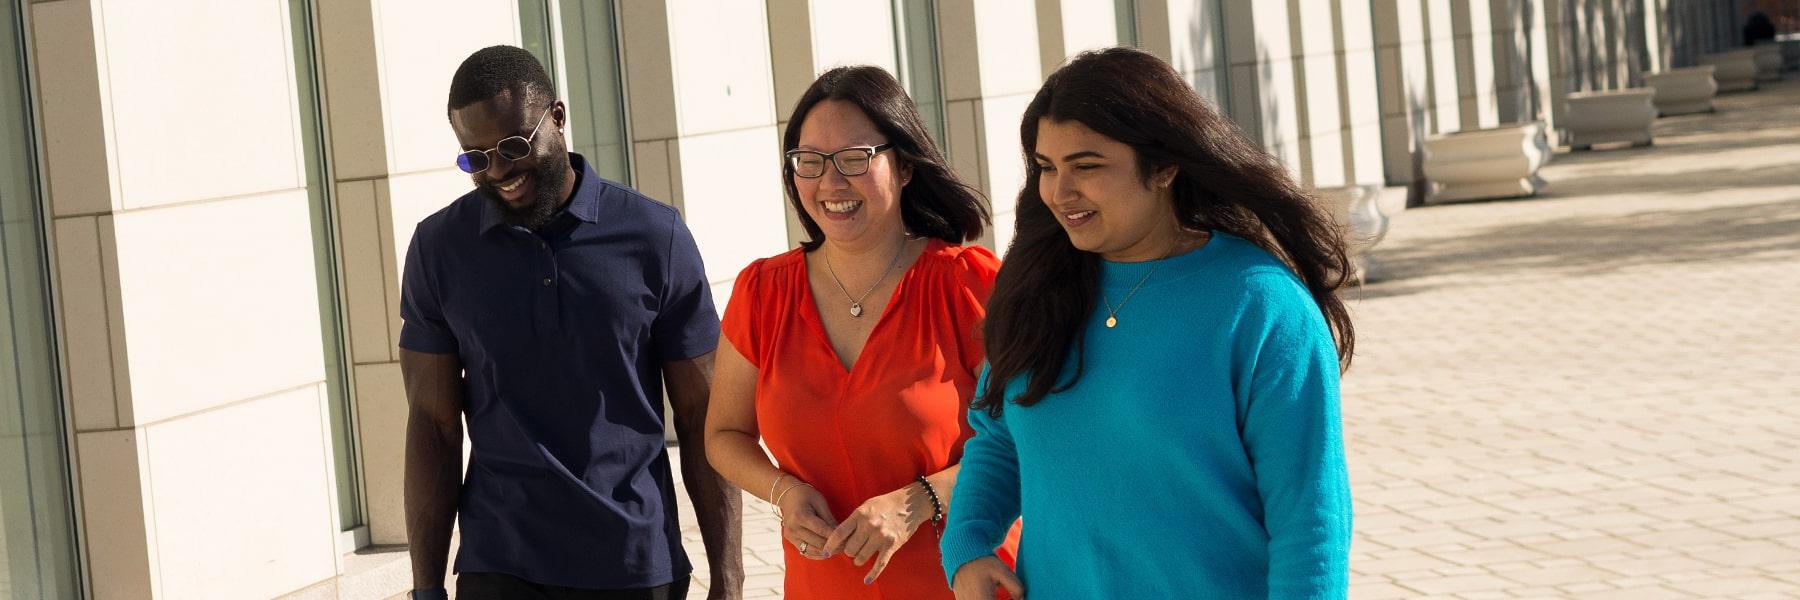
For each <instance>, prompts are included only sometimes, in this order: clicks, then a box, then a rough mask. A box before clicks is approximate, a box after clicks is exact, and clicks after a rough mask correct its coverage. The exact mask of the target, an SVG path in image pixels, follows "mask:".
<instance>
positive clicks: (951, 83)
mask: <svg viewBox="0 0 1800 600" xmlns="http://www.w3.org/2000/svg"><path fill="white" fill-rule="evenodd" d="M937 9H938V23H937V24H938V45H939V50H940V52H941V54H942V56H944V57H946V59H945V60H944V61H943V64H942V69H943V79H944V101H945V105H946V106H945V109H946V119H945V120H946V127H945V130H946V134H945V135H946V136H948V137H949V138H950V139H949V144H948V145H949V147H950V156H949V158H950V164H951V165H952V167H953V168H955V169H956V171H957V174H958V175H960V176H962V178H963V179H964V180H965V181H967V182H969V184H970V185H973V186H975V189H977V190H980V191H981V193H982V194H984V195H986V196H987V198H988V201H989V202H991V203H992V205H993V213H994V230H993V232H991V233H990V234H989V235H987V236H985V239H983V240H982V241H983V243H986V244H991V245H992V246H993V247H994V248H996V249H998V250H1000V251H1004V250H1005V248H1006V245H1007V244H1008V243H1009V242H1011V241H1012V232H1013V215H1014V213H1015V212H1016V206H1017V199H1018V196H1019V188H1020V186H1021V185H1023V184H1024V180H1025V162H1024V161H1025V159H1024V155H1023V154H1022V153H1021V151H1020V149H1019V118H1020V116H1022V115H1023V114H1024V113H1025V105H1027V104H1030V103H1031V98H1032V96H1033V95H1035V94H1036V93H1037V90H1038V87H1039V86H1040V85H1041V84H1042V82H1043V76H1044V73H1043V71H1042V69H1043V63H1042V55H1041V54H1039V53H1037V52H1031V51H1029V50H1024V49H1029V48H1037V47H1038V30H1037V22H1038V19H1037V6H1036V3H1035V0H945V1H944V2H941V3H939V4H938V7H937Z"/></svg>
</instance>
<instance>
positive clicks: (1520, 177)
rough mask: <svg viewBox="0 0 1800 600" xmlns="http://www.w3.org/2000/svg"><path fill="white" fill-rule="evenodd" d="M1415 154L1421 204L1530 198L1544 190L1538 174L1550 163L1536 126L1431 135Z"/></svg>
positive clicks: (1541, 132)
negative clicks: (1421, 168)
mask: <svg viewBox="0 0 1800 600" xmlns="http://www.w3.org/2000/svg"><path fill="white" fill-rule="evenodd" d="M1421 151H1422V152H1423V153H1424V155H1425V156H1424V158H1425V177H1426V179H1428V180H1430V187H1429V188H1428V189H1429V190H1430V191H1429V192H1428V193H1427V194H1426V197H1425V202H1426V203H1427V204H1440V203H1444V202H1456V201H1461V200H1479V199H1485V198H1513V197H1518V196H1530V195H1534V194H1536V193H1538V190H1541V189H1543V188H1544V180H1543V179H1540V178H1538V176H1537V172H1538V169H1539V168H1541V167H1543V166H1544V163H1546V162H1549V160H1550V143H1549V141H1548V140H1546V139H1545V137H1544V124H1543V123H1542V122H1531V123H1518V124H1512V125H1503V126H1500V127H1496V128H1493V129H1476V130H1470V131H1459V132H1456V133H1449V134H1439V135H1434V136H1431V137H1429V138H1426V139H1425V145H1424V147H1423V148H1422V149H1421Z"/></svg>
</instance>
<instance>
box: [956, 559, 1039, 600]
mask: <svg viewBox="0 0 1800 600" xmlns="http://www.w3.org/2000/svg"><path fill="white" fill-rule="evenodd" d="M996 587H1003V588H1006V593H1008V594H1011V595H1012V597H1013V598H1014V599H1015V600H1025V584H1023V583H1020V582H1019V576H1018V575H1016V574H1014V573H1013V571H1012V569H1008V568H1006V563H1003V562H1000V559H999V558H998V557H994V556H983V557H981V558H977V559H975V560H971V561H969V562H966V563H963V566H960V567H957V568H956V577H955V578H953V579H951V583H950V589H951V591H954V592H956V600H993V598H994V589H995V588H996Z"/></svg>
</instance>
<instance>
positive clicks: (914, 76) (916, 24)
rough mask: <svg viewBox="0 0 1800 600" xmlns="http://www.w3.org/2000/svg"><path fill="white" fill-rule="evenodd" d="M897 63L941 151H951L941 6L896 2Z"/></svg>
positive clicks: (926, 0) (927, 0) (929, 0)
mask: <svg viewBox="0 0 1800 600" xmlns="http://www.w3.org/2000/svg"><path fill="white" fill-rule="evenodd" d="M894 57H895V61H894V64H896V65H899V66H900V72H899V73H896V74H895V75H896V76H897V77H898V78H899V79H900V85H902V86H904V87H906V93H907V94H910V95H911V96H912V98H913V103H915V104H918V105H919V116H920V117H923V118H924V119H925V127H926V128H928V129H930V130H931V137H932V139H934V140H937V143H938V147H939V149H941V150H943V151H944V152H945V153H946V154H948V153H949V152H950V148H949V145H950V138H948V137H946V136H945V135H944V86H943V82H942V81H940V80H939V77H940V71H939V69H938V42H937V6H936V3H935V2H933V0H894Z"/></svg>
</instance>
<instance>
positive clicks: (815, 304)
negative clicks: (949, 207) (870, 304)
mask: <svg viewBox="0 0 1800 600" xmlns="http://www.w3.org/2000/svg"><path fill="white" fill-rule="evenodd" d="M935 241H936V240H931V239H927V240H925V248H924V249H923V250H920V251H919V254H918V256H915V257H913V262H912V264H911V265H907V267H906V270H905V271H901V272H900V281H899V282H897V283H895V284H894V293H893V294H892V295H889V296H888V301H887V304H884V305H882V307H881V316H879V317H876V318H875V327H873V328H870V329H869V338H868V339H866V340H863V349H862V352H860V353H858V354H857V355H856V362H853V363H850V366H849V367H845V366H844V357H843V356H841V355H839V354H838V351H837V347H836V346H833V345H831V334H830V333H828V332H826V331H825V315H824V314H821V313H820V312H819V301H818V299H817V298H816V297H814V296H813V291H812V269H811V268H810V266H809V265H808V264H807V262H806V252H804V251H802V252H801V253H800V283H801V286H800V287H801V288H803V289H805V290H806V292H805V294H806V295H805V297H804V298H802V299H801V304H804V305H806V309H805V310H806V314H807V315H808V316H810V317H811V319H810V320H809V321H808V322H809V324H811V325H812V330H813V338H814V340H815V343H818V344H823V345H824V347H825V353H826V354H829V355H831V364H833V365H836V366H837V368H838V371H839V372H841V373H842V374H843V375H845V376H848V375H850V374H852V373H855V372H856V368H857V367H859V366H862V363H863V359H865V358H868V357H869V343H870V342H873V341H875V334H877V333H880V332H881V327H882V326H883V325H886V324H887V322H888V315H891V314H894V311H893V310H892V309H893V308H894V307H895V300H898V299H900V292H901V291H902V290H904V289H905V288H906V282H907V281H908V280H910V279H912V273H913V269H917V268H919V263H921V262H924V260H925V255H926V254H930V253H931V249H932V244H933V242H935Z"/></svg>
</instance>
